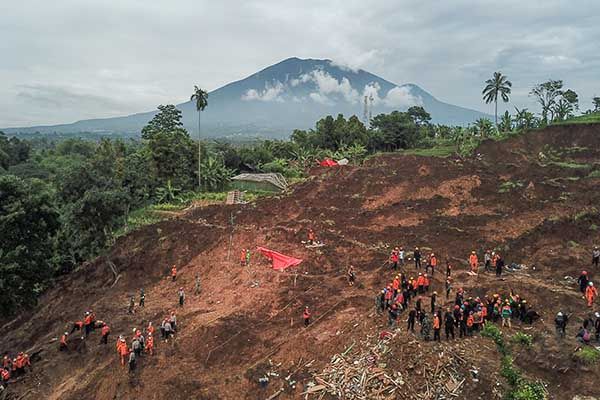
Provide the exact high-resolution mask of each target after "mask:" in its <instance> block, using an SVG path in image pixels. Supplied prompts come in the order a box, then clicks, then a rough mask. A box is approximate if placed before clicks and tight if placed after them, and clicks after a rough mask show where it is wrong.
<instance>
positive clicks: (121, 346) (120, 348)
mask: <svg viewBox="0 0 600 400" xmlns="http://www.w3.org/2000/svg"><path fill="white" fill-rule="evenodd" d="M117 352H118V353H119V356H120V357H121V365H123V366H124V365H125V362H126V360H127V358H128V356H129V348H128V347H127V342H126V341H125V338H124V337H123V336H120V337H119V340H118V341H117Z"/></svg>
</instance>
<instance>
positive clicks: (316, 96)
mask: <svg viewBox="0 0 600 400" xmlns="http://www.w3.org/2000/svg"><path fill="white" fill-rule="evenodd" d="M308 97H310V98H311V99H312V100H314V101H316V102H317V103H320V104H323V105H326V106H330V105H333V104H334V103H333V101H331V99H330V98H329V97H327V96H326V95H324V94H321V93H317V92H312V93H310V94H309V95H308Z"/></svg>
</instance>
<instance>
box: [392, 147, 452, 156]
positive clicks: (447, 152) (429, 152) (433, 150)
mask: <svg viewBox="0 0 600 400" xmlns="http://www.w3.org/2000/svg"><path fill="white" fill-rule="evenodd" d="M456 151H457V147H456V146H455V145H453V144H449V145H443V144H442V145H439V146H435V147H429V148H424V149H408V150H403V151H402V154H406V155H415V156H422V157H441V158H445V157H449V156H451V155H453V154H456Z"/></svg>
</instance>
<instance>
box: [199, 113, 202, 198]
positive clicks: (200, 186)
mask: <svg viewBox="0 0 600 400" xmlns="http://www.w3.org/2000/svg"><path fill="white" fill-rule="evenodd" d="M200 112H201V111H200V110H198V191H202V177H201V175H200V163H201V161H202V142H201V141H200Z"/></svg>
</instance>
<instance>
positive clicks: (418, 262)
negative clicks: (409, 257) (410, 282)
mask: <svg viewBox="0 0 600 400" xmlns="http://www.w3.org/2000/svg"><path fill="white" fill-rule="evenodd" d="M413 257H414V259H415V269H417V270H418V269H421V251H420V250H419V248H418V247H415V251H414V253H413Z"/></svg>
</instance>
